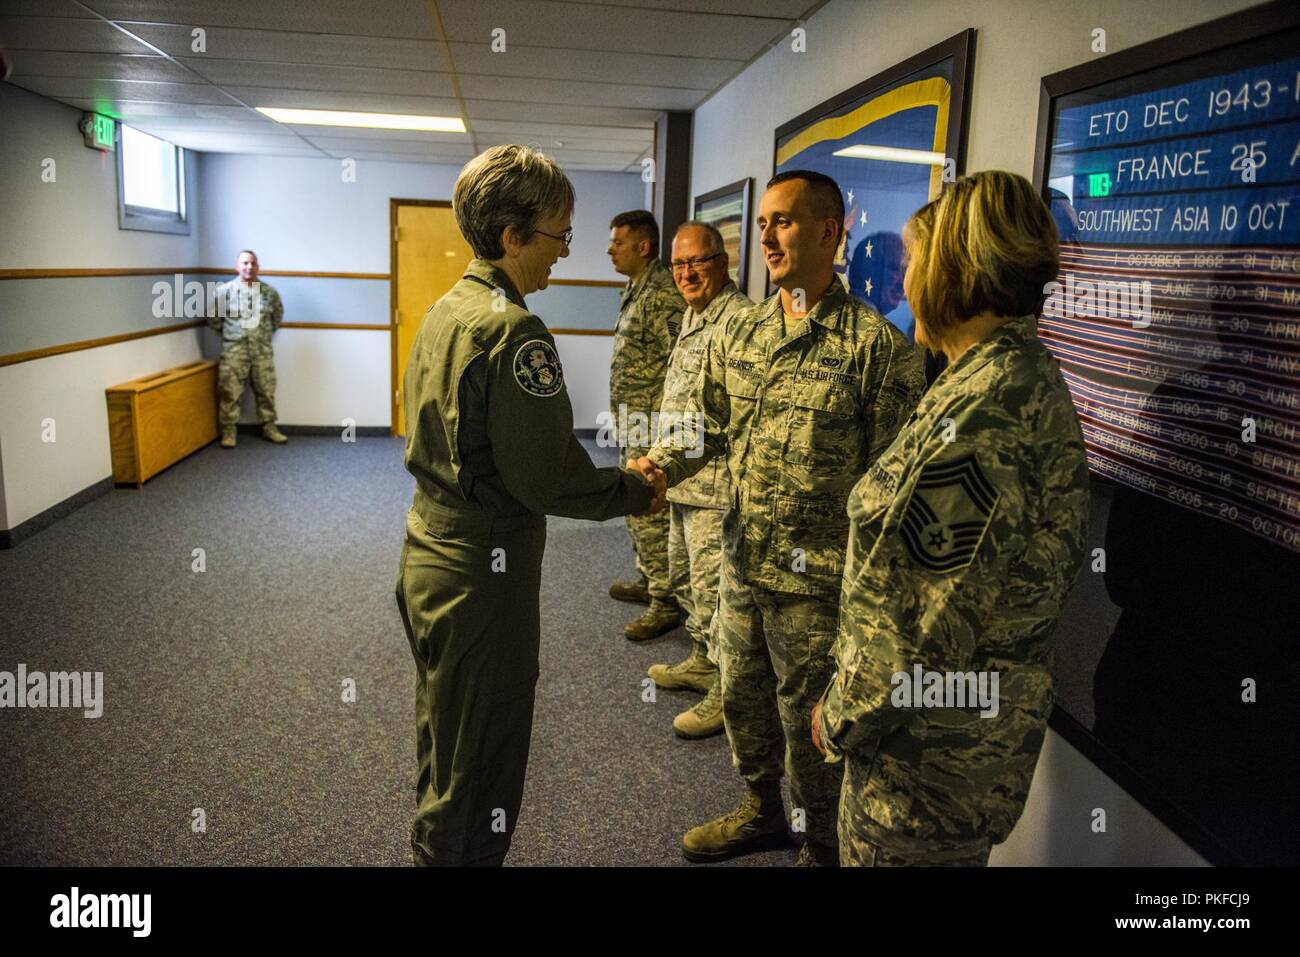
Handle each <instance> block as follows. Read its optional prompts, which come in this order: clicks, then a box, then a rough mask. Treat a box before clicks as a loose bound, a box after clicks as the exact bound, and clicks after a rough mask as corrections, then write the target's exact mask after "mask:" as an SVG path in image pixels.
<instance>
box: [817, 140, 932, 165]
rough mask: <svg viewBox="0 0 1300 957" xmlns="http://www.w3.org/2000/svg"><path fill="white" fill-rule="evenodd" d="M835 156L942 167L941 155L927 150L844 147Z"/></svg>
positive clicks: (886, 147) (890, 147) (894, 147)
mask: <svg viewBox="0 0 1300 957" xmlns="http://www.w3.org/2000/svg"><path fill="white" fill-rule="evenodd" d="M834 155H835V156H847V157H849V159H861V160H882V161H883V162H886V163H916V164H918V165H920V166H942V165H943V160H944V156H943V154H942V153H933V152H931V151H929V150H905V149H900V148H899V147H897V146H866V145H858V146H846V147H845V148H844V149H842V150H836V151H835V153H834Z"/></svg>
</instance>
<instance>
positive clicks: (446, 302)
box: [397, 146, 666, 865]
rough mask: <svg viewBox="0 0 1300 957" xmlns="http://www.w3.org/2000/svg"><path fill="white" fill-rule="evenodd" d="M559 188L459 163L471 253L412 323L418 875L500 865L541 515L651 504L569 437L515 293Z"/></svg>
mask: <svg viewBox="0 0 1300 957" xmlns="http://www.w3.org/2000/svg"><path fill="white" fill-rule="evenodd" d="M573 204H574V194H573V184H572V183H570V182H569V178H568V177H567V176H565V175H564V171H563V170H561V169H560V167H559V166H557V165H556V164H555V162H554V161H553V160H551V159H550V158H549V157H546V156H544V155H542V154H541V153H538V152H536V151H535V150H532V149H529V148H527V147H524V146H494V147H492V148H491V149H489V150H487V151H486V152H485V153H482V154H480V155H479V156H477V157H475V158H474V159H472V160H470V162H469V163H467V164H465V168H464V169H462V170H461V172H460V175H459V176H458V177H457V179H456V186H455V189H454V190H453V198H452V209H453V210H454V211H455V214H456V223H457V224H458V225H459V226H460V231H461V233H462V235H464V237H465V239H466V241H468V243H469V244H470V247H471V248H472V249H473V250H474V255H475V256H476V257H477V258H475V259H474V260H473V261H472V262H471V263H470V264H469V267H468V268H467V269H466V270H465V275H464V276H463V277H462V278H461V280H460V281H459V282H457V283H456V285H455V286H453V287H452V288H451V290H450V291H449V292H448V293H447V294H446V295H445V296H443V297H442V298H441V299H439V300H438V302H437V303H435V304H434V305H433V306H432V307H431V308H430V309H429V312H428V314H427V315H426V316H425V317H424V321H423V322H421V323H420V330H419V332H418V333H417V334H416V337H415V342H414V344H413V345H412V347H411V359H410V363H409V364H408V366H407V369H406V380H405V383H406V385H405V390H404V392H403V399H404V401H405V403H406V405H405V411H406V424H407V429H408V433H407V437H406V468H407V470H408V471H409V472H410V473H411V474H412V475H414V476H415V499H414V501H413V502H412V504H411V509H410V511H409V512H408V513H407V516H406V540H405V542H404V543H403V546H402V557H401V563H400V571H399V573H398V580H397V605H398V609H399V611H400V612H401V615H402V623H403V625H404V626H405V629H406V637H407V641H408V643H409V645H410V649H411V654H412V656H413V657H414V659H415V666H416V683H415V713H416V757H417V760H418V762H419V777H418V779H417V783H416V796H417V802H418V809H417V812H416V816H415V822H414V824H413V825H412V828H411V848H412V852H413V854H414V857H415V861H416V863H417V864H436V865H445V864H465V865H498V864H501V863H502V861H503V860H504V859H505V855H506V852H507V851H508V850H509V848H510V840H511V837H512V835H513V834H514V831H515V825H516V823H517V819H518V816H519V808H520V803H521V801H522V798H523V793H524V776H525V772H526V770H527V767H528V746H529V740H530V737H531V734H532V727H533V700H534V694H535V690H536V685H537V673H538V651H539V644H540V640H541V598H540V591H541V578H542V555H543V552H544V551H545V548H546V516H547V515H566V516H569V517H571V518H589V519H595V520H598V521H599V520H604V519H607V518H612V517H614V516H617V515H625V514H627V513H629V512H633V511H643V510H645V509H647V508H655V509H658V508H662V506H663V504H664V494H665V492H666V489H664V488H663V486H662V484H660V485H658V486H657V487H656V488H654V489H651V488H649V487H648V486H647V485H646V484H645V483H644V482H643V481H642V480H641V478H640V477H639V476H637V475H635V474H633V473H631V472H626V471H621V470H619V469H617V468H605V469H598V468H596V467H595V466H594V465H592V462H591V458H590V457H589V456H588V455H587V453H586V451H585V450H584V449H583V447H582V445H581V443H579V442H578V440H577V438H576V437H575V436H574V434H573V407H572V405H570V403H569V394H568V391H567V389H566V387H565V383H564V370H563V369H562V368H561V366H560V359H559V356H558V355H557V354H556V350H555V340H554V339H553V338H552V337H551V334H550V332H549V331H548V330H547V328H546V326H545V325H544V324H543V323H542V321H541V320H540V319H538V318H537V316H535V315H533V314H532V313H531V312H529V310H528V307H527V306H526V305H525V303H524V296H525V295H527V294H528V293H531V292H536V291H537V290H539V289H545V288H546V286H547V282H548V280H549V277H550V271H551V267H552V266H553V265H554V264H555V262H556V260H557V259H559V258H560V257H562V256H567V255H568V254H569V240H570V239H572V237H573V229H572V227H571V221H572V220H571V217H572V215H573Z"/></svg>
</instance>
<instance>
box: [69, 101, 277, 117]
mask: <svg viewBox="0 0 1300 957" xmlns="http://www.w3.org/2000/svg"><path fill="white" fill-rule="evenodd" d="M63 102H64V103H67V104H68V105H69V106H75V107H77V108H78V109H81V110H98V111H100V112H101V113H104V114H105V115H109V116H114V117H116V118H117V119H120V120H124V121H125V122H128V123H129V122H131V121H133V120H135V119H140V118H145V119H151V120H155V119H159V118H160V117H161V118H166V119H169V120H170V119H185V118H189V119H237V120H247V119H251V118H255V117H259V116H261V114H260V113H257V112H254V111H253V110H249V109H245V108H244V107H242V106H238V105H236V104H231V105H230V106H214V105H210V104H203V103H150V102H147V101H140V100H121V99H113V98H111V97H110V98H105V99H103V100H90V99H80V98H77V97H72V98H69V99H64V100H63Z"/></svg>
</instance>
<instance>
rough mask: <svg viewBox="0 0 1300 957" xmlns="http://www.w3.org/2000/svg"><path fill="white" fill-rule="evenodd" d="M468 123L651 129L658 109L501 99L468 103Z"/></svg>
mask: <svg viewBox="0 0 1300 957" xmlns="http://www.w3.org/2000/svg"><path fill="white" fill-rule="evenodd" d="M465 105H466V108H467V109H468V110H469V115H470V120H471V122H473V121H474V120H477V119H484V120H518V121H520V122H533V123H576V124H579V125H583V126H647V127H653V126H654V124H655V119H656V118H657V117H658V115H659V111H658V110H637V109H622V108H615V107H599V106H579V105H573V106H566V105H560V104H551V103H515V102H503V101H500V100H468V101H467V102H466V104H465Z"/></svg>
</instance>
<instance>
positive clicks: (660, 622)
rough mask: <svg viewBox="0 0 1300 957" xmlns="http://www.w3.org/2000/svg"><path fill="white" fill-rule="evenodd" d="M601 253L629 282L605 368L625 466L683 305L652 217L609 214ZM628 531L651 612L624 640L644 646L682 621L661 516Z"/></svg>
mask: <svg viewBox="0 0 1300 957" xmlns="http://www.w3.org/2000/svg"><path fill="white" fill-rule="evenodd" d="M608 251H609V256H610V259H611V260H612V261H613V263H614V269H615V270H616V271H617V272H619V273H621V274H622V275H625V276H627V277H628V283H627V286H626V287H625V288H624V290H623V296H622V301H621V304H620V307H619V311H618V325H617V326H616V327H615V329H614V351H613V355H612V356H611V358H610V368H609V401H610V406H611V410H610V412H611V415H612V417H613V420H614V424H615V426H616V428H617V430H618V442H619V445H620V447H622V452H621V454H622V455H623V457H624V459H625V460H626V459H629V458H633V459H635V458H639V457H641V456H643V455H645V453H646V452H647V451H648V450H649V448H650V445H651V444H652V443H653V442H654V438H655V436H654V432H653V429H652V423H653V420H654V417H655V416H656V415H657V413H658V412H659V408H660V403H661V401H662V399H663V392H664V376H665V374H666V373H667V371H668V357H669V356H670V355H671V354H672V351H673V343H675V342H676V341H677V334H678V332H679V331H680V330H681V323H682V313H683V312H684V311H685V310H686V303H685V301H684V300H683V299H682V297H681V294H680V293H679V292H678V291H677V287H676V286H674V285H673V277H672V273H670V272H669V271H668V267H667V266H665V265H664V264H663V263H662V262H661V261H660V260H659V258H658V256H659V225H658V223H656V222H655V218H654V215H653V214H651V213H649V212H647V211H646V210H633V211H630V212H626V213H620V214H619V215H617V216H615V217H614V219H613V221H612V222H611V223H610V245H609V250H608ZM627 530H628V534H629V536H630V537H631V539H632V548H633V550H634V551H635V552H636V563H637V570H638V571H639V572H640V573H641V577H642V579H643V580H644V581H645V596H646V597H645V600H647V601H648V603H649V606H650V607H649V608H648V609H647V610H646V611H645V612H644V613H643V614H642V615H641V616H640V617H638V618H637V619H635V620H634V621H632V622H630V623H629V624H628V626H627V628H626V635H627V637H628V638H629V639H631V640H633V641H644V640H646V639H648V638H654V637H656V636H658V635H661V634H663V633H664V632H666V631H671V630H672V629H673V628H676V627H677V626H678V625H680V624H681V622H682V617H681V611H680V609H679V608H678V606H677V602H676V600H675V598H674V596H673V586H672V576H671V573H670V571H669V568H668V535H669V522H668V514H667V512H661V513H658V514H656V515H629V516H628V517H627ZM634 590H635V589H634V588H633V586H631V585H630V584H629V583H615V585H614V587H613V588H611V589H610V594H611V595H613V596H615V597H620V598H629V597H631V593H632V592H633V591H634ZM639 597H640V596H638V598H639ZM633 600H637V599H633Z"/></svg>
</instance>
